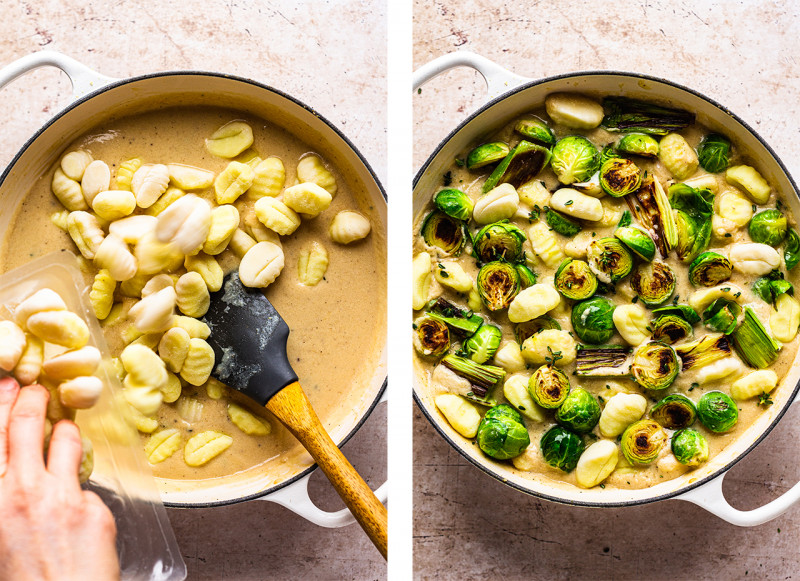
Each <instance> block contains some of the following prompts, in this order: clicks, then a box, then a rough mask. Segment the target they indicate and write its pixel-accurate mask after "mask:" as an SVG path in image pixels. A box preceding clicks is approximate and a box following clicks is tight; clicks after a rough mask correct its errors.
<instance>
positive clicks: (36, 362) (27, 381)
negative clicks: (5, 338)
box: [0, 332, 44, 386]
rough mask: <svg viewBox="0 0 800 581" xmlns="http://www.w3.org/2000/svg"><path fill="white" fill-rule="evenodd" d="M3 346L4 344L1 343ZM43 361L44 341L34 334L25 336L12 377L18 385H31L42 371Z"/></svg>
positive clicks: (0, 341)
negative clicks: (23, 345)
mask: <svg viewBox="0 0 800 581" xmlns="http://www.w3.org/2000/svg"><path fill="white" fill-rule="evenodd" d="M1 333H2V332H0V344H2V334H1ZM3 347H5V345H3ZM43 361H44V341H42V340H41V339H39V337H36V336H34V335H27V336H26V337H25V348H24V349H23V350H22V355H21V356H20V358H19V361H17V365H16V367H14V377H16V378H17V381H18V382H19V384H20V385H22V386H25V385H31V384H32V383H35V382H36V379H37V378H38V377H39V374H40V373H41V372H42V362H43Z"/></svg>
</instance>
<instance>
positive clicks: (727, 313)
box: [703, 297, 742, 335]
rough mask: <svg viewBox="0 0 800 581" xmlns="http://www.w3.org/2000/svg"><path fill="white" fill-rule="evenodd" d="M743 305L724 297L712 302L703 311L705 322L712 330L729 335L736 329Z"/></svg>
mask: <svg viewBox="0 0 800 581" xmlns="http://www.w3.org/2000/svg"><path fill="white" fill-rule="evenodd" d="M741 314H742V307H740V306H739V305H738V304H737V303H736V302H734V301H729V300H728V299H726V298H724V297H722V298H718V299H716V300H715V301H714V302H712V303H711V304H710V305H708V307H706V310H705V311H703V324H704V325H705V326H706V327H707V328H709V329H711V330H712V331H718V332H719V333H724V334H726V335H729V334H730V333H733V331H734V329H736V325H737V324H738V321H739V315H741Z"/></svg>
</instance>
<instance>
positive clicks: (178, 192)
mask: <svg viewBox="0 0 800 581" xmlns="http://www.w3.org/2000/svg"><path fill="white" fill-rule="evenodd" d="M185 195H186V192H184V191H183V190H182V189H180V188H167V191H166V192H164V194H163V195H162V196H161V197H160V198H158V201H157V202H156V203H155V204H153V205H152V206H150V207H149V208H147V209H146V210H145V213H144V215H145V216H152V217H153V218H156V217H158V216H159V215H160V214H161V212H163V211H164V210H166V209H167V208H168V207H169V206H171V205H172V204H174V203H175V202H177V201H178V200H180V199H181V198H182V197H183V196H185Z"/></svg>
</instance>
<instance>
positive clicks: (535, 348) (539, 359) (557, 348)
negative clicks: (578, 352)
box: [522, 329, 575, 367]
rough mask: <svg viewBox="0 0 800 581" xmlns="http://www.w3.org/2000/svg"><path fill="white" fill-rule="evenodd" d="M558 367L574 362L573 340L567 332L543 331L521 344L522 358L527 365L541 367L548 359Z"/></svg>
mask: <svg viewBox="0 0 800 581" xmlns="http://www.w3.org/2000/svg"><path fill="white" fill-rule="evenodd" d="M554 354H558V355H560V357H555V359H556V361H555V364H556V365H557V366H559V367H563V366H565V365H569V364H570V363H572V362H573V361H575V339H573V338H572V336H571V335H570V334H569V332H568V331H562V330H558V329H544V330H543V331H539V332H538V333H536V334H535V335H533V336H532V337H528V338H527V339H525V341H524V342H523V343H522V357H523V358H524V359H525V361H527V362H528V363H531V364H534V365H543V364H545V363H547V360H548V359H553V358H554Z"/></svg>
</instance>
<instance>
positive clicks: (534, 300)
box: [508, 283, 561, 323]
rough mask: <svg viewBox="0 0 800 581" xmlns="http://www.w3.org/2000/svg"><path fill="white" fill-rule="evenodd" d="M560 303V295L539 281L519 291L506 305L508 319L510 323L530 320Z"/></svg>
mask: <svg viewBox="0 0 800 581" xmlns="http://www.w3.org/2000/svg"><path fill="white" fill-rule="evenodd" d="M559 304H561V295H560V294H559V293H558V291H557V290H556V289H554V288H553V287H552V286H550V285H549V284H544V283H539V284H534V285H533V286H529V287H528V288H526V289H524V290H522V291H520V292H519V294H518V295H517V296H516V297H514V300H512V301H511V304H510V305H508V320H509V321H511V322H512V323H522V322H524V321H530V320H532V319H535V318H536V317H541V316H542V315H544V314H545V313H546V312H547V311H550V310H552V309H555V308H556V307H557V306H558V305H559Z"/></svg>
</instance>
